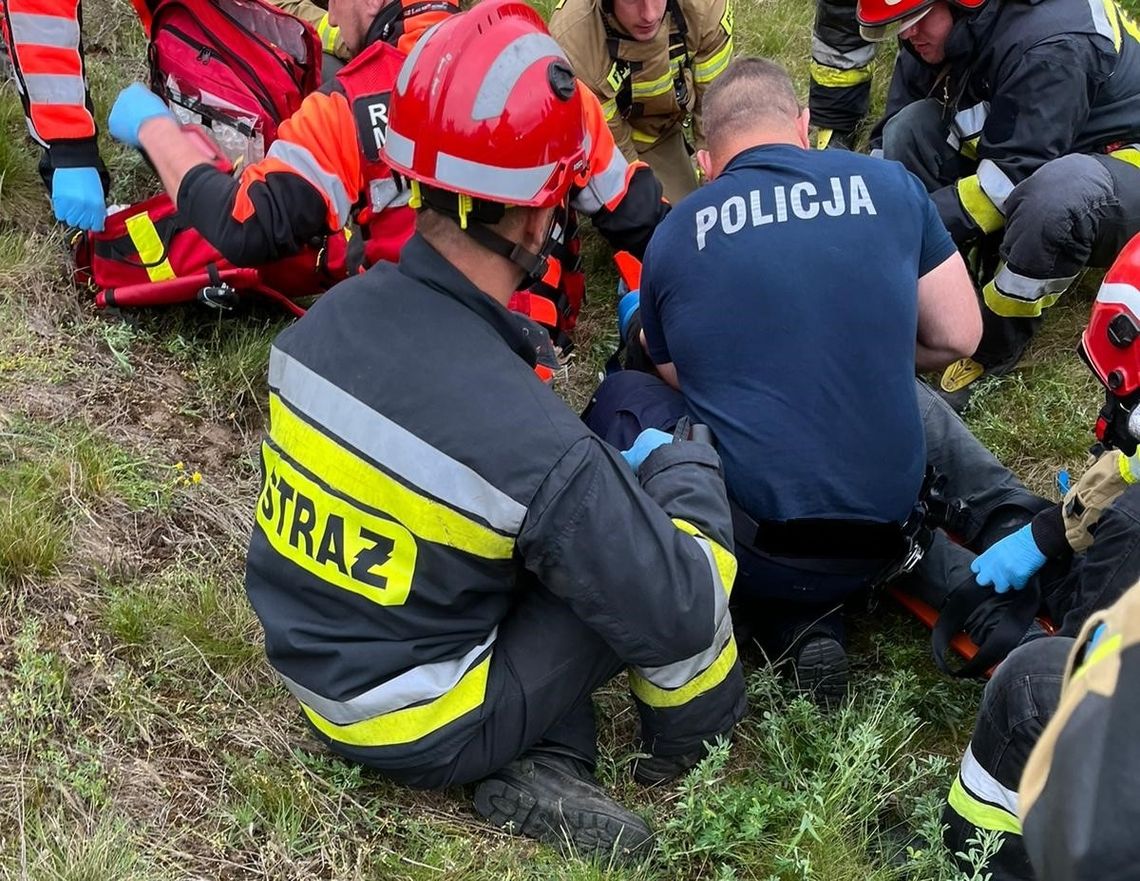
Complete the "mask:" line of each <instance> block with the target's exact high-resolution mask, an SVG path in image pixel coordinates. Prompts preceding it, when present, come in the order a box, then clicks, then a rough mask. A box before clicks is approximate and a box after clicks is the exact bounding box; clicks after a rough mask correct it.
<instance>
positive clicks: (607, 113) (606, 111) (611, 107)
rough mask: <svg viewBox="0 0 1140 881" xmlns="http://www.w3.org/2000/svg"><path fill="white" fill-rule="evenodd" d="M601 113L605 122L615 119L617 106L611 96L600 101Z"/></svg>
mask: <svg viewBox="0 0 1140 881" xmlns="http://www.w3.org/2000/svg"><path fill="white" fill-rule="evenodd" d="M602 115H603V116H604V117H605V118H606V122H612V121H613V120H615V119H617V115H618V106H617V101H615V100H614V99H613V98H611V99H610V100H608V101H603V102H602Z"/></svg>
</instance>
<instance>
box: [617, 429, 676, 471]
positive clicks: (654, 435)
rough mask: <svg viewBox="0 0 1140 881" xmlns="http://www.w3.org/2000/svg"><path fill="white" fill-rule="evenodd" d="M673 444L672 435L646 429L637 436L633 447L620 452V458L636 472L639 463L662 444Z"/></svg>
mask: <svg viewBox="0 0 1140 881" xmlns="http://www.w3.org/2000/svg"><path fill="white" fill-rule="evenodd" d="M671 443H673V435H671V434H666V433H665V432H664V431H661V429H659V428H647V429H645V431H643V432H641V434H639V435H638V436H637V440H635V441H634V442H633V446H632V447H630V448H629V449H628V450H622V451H621V456H622V458H623V459H625V461H627V462H628V463H629V467H630V468H632V469H633V470H634V471H636V470H637V469H638V468H640V467H641V463H642V462H644V461H645V460H646V459H648V458H649V454H650V453H652V452H653V451H654V450H656V449H657V448H658V447H660V446H663V445H664V444H671Z"/></svg>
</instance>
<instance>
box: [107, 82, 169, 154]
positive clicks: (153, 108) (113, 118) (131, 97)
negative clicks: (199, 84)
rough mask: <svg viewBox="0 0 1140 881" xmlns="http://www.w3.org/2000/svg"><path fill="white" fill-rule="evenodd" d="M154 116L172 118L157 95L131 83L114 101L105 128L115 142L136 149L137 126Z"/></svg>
mask: <svg viewBox="0 0 1140 881" xmlns="http://www.w3.org/2000/svg"><path fill="white" fill-rule="evenodd" d="M156 116H169V117H170V118H171V119H173V118H174V114H173V113H171V112H170V108H169V107H167V106H166V105H165V104H164V103H163V101H162V99H161V98H160V97H158V95H156V94H155V93H154V92H152V91H151V90H150V89H148V88H147V87H146V86H144V85H143V84H142V83H131V84H130V85H129V86H127V87H126V88H125V89H123V91H121V92H119V97H118V98H116V99H115V105H114V106H113V107H112V108H111V115H110V116H109V117H108V118H107V128H108V129H109V130H110V132H111V137H112V138H114V139H115V140H116V141H122V142H123V143H124V144H129V145H130V146H132V147H138V146H139V126H141V125H142V124H143V123H144V122H146V121H147V120H148V119H153V118H154V117H156Z"/></svg>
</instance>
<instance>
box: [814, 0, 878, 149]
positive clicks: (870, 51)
mask: <svg viewBox="0 0 1140 881" xmlns="http://www.w3.org/2000/svg"><path fill="white" fill-rule="evenodd" d="M874 59H875V44H874V43H869V42H868V41H867V40H864V39H863V37H862V35H861V34H860V33H859V22H858V21H857V20H856V19H855V0H816V5H815V27H814V28H813V30H812V34H811V66H810V68H809V70H810V73H811V85H810V87H809V90H808V109H809V110H810V111H811V120H812V124H813V125H814V126H815V128H816V142H815V145H816V147H818V148H819V149H820V150H825V149H827V148H828V147H841V148H843V149H847V150H851V149H853V148H854V146H855V135H856V130H857V129H858V128H859V124H860V123H861V122H862V121H863V117H865V116H866V115H867V111H868V110H869V109H870V106H871V62H872V61H874Z"/></svg>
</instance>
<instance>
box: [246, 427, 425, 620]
mask: <svg viewBox="0 0 1140 881" xmlns="http://www.w3.org/2000/svg"><path fill="white" fill-rule="evenodd" d="M261 455H262V460H263V466H264V478H263V484H262V490H261V496H260V497H259V498H258V503H257V523H258V526H260V527H261V531H262V533H263V534H264V535H265V537H266V539H267V540H268V541H269V544H270V546H272V548H273V549H274V550H275V551H276V552H277V553H278V554H279V555H280V556H282V557H284V558H285V559H286V560H288V561H289V562H291V563H293V564H294V565H295V566H297V567H299V568H301V569H304V570H305V571H306V572H308V573H309V574H310V575H312V576H314V577H315V578H318V579H320V580H321V581H324V582H326V583H328V584H331V585H333V586H334V587H339V588H341V589H342V590H347V591H351V592H352V593H355V594H357V595H358V596H362V597H364V598H365V599H366V600H368V601H370V602H373V603H377V604H378V605H381V606H399V605H403V604H404V603H405V602H406V601H407V599H408V594H409V593H410V592H411V589H412V577H413V576H414V574H415V571H416V553H417V548H416V540H415V538H413V536H412V534H411V533H410V532H408V530H407V529H406V528H404V527H403V526H402V525H401V524H399V523H397V522H396V521H394V520H392V519H390V518H388V517H380V516H377V514H375V513H373V512H370V511H367V510H365V509H364V508H362V507H360V506H359V505H357V504H354V503H352V502H350V501H348V500H346V499H345V498H342V497H341V496H339V495H337V494H335V493H333V492H330V491H329V490H328V489H326V488H325V487H324V486H322V485H321V484H319V483H317V481H315V480H313V479H311V478H310V477H309V476H308V475H306V474H305V473H303V472H302V471H300V470H299V469H297V468H296V467H295V466H294V465H293V464H292V463H291V462H290V461H289V460H288V459H286V458H285V457H284V456H282V455H281V453H279V452H278V451H277V450H276V449H274V448H273V445H272V444H270V443H268V442H266V443H265V444H263V445H262V449H261Z"/></svg>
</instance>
